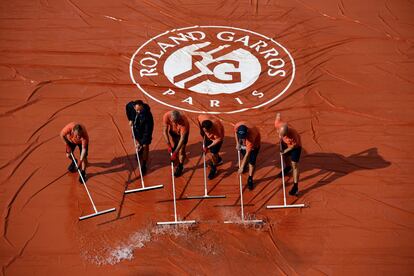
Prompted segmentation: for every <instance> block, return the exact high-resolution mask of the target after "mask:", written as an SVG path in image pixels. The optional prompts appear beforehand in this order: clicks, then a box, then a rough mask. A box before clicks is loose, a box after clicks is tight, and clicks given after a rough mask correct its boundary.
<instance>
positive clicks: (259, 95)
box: [252, 90, 264, 99]
mask: <svg viewBox="0 0 414 276" xmlns="http://www.w3.org/2000/svg"><path fill="white" fill-rule="evenodd" d="M252 95H253V96H255V97H258V98H259V99H260V98H263V97H264V94H263V93H262V92H258V91H257V90H254V91H253V92H252Z"/></svg>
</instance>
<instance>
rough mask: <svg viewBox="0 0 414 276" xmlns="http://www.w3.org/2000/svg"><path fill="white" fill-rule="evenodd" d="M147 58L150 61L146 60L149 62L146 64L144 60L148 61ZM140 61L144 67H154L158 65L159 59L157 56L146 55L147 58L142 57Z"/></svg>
mask: <svg viewBox="0 0 414 276" xmlns="http://www.w3.org/2000/svg"><path fill="white" fill-rule="evenodd" d="M147 60H148V61H149V63H148V62H145V63H147V64H145V63H144V61H147ZM139 63H140V64H141V65H142V66H144V67H149V68H152V67H155V66H157V64H158V61H157V60H156V59H155V58H152V57H145V58H143V59H141V60H140V61H139Z"/></svg>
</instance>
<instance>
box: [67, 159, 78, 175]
mask: <svg viewBox="0 0 414 276" xmlns="http://www.w3.org/2000/svg"><path fill="white" fill-rule="evenodd" d="M75 160H76V159H75ZM76 162H78V161H76ZM76 170H77V169H76V164H75V162H73V161H72V163H70V165H69V167H68V171H70V172H72V173H73V172H76Z"/></svg>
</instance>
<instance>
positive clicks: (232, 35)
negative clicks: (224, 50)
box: [217, 32, 235, 41]
mask: <svg viewBox="0 0 414 276" xmlns="http://www.w3.org/2000/svg"><path fill="white" fill-rule="evenodd" d="M224 34H226V37H223V35H224ZM227 35H228V36H227ZM234 35H235V34H234V33H233V32H220V33H218V34H217V38H218V39H220V40H223V41H233V39H234Z"/></svg>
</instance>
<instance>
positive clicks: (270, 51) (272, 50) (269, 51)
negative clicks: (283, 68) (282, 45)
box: [260, 48, 279, 59]
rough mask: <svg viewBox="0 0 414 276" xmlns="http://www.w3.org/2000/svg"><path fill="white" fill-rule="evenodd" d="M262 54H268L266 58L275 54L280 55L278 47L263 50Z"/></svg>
mask: <svg viewBox="0 0 414 276" xmlns="http://www.w3.org/2000/svg"><path fill="white" fill-rule="evenodd" d="M260 54H262V55H263V54H266V55H265V56H264V58H265V59H266V58H268V57H270V56H274V57H276V56H278V55H279V52H278V51H276V49H275V48H272V49H270V50H267V51H263V52H261V53H260Z"/></svg>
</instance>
